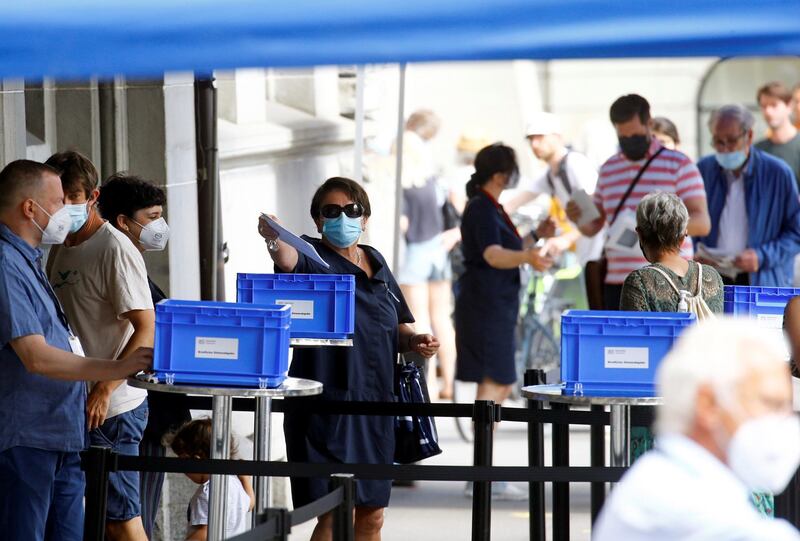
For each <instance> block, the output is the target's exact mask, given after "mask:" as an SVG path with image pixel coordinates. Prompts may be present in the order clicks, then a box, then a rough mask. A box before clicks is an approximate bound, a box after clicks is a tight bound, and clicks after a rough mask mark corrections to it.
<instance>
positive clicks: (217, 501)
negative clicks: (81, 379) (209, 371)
mask: <svg viewBox="0 0 800 541" xmlns="http://www.w3.org/2000/svg"><path fill="white" fill-rule="evenodd" d="M128 385H130V386H131V387H136V388H139V389H147V390H150V391H161V392H165V393H177V394H195V395H206V396H209V395H210V396H211V397H212V401H211V407H212V412H211V458H219V459H229V458H230V443H231V410H232V408H233V397H235V396H237V397H249V398H256V400H257V401H256V415H255V418H256V425H255V433H256V450H255V452H256V457H257V458H259V459H260V460H267V459H268V458H269V440H270V431H271V430H270V429H271V426H270V413H271V410H272V398H275V397H287V396H292V397H294V396H311V395H318V394H320V393H321V392H322V384H321V383H319V382H318V381H311V380H308V379H298V378H287V379H286V380H284V382H283V383H282V384H281V385H280V387H275V388H271V389H260V388H259V389H247V388H239V387H202V386H199V385H198V386H193V385H180V384H178V385H167V384H164V383H153V382H152V381H145V380H139V379H136V378H130V379H128ZM268 486H269V479H267V478H264V479H261V480H257V481H256V487H257V488H256V509H257V510H264V509H266V508H267V507H268V501H269V488H268ZM227 489H228V485H227V483H226V482H225V476H224V475H212V476H211V483H210V485H209V490H208V492H209V494H208V496H209V503H208V541H222V539H224V538H225V516H226V513H225V504H226V501H227ZM255 515H256V516H258V515H259V513H255Z"/></svg>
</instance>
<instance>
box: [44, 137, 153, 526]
mask: <svg viewBox="0 0 800 541" xmlns="http://www.w3.org/2000/svg"><path fill="white" fill-rule="evenodd" d="M47 163H48V165H51V166H52V167H54V168H55V169H56V170H58V171H59V172H60V174H61V183H62V186H63V189H64V194H65V195H64V199H65V201H64V202H65V205H66V207H67V209H68V210H69V212H70V215H71V216H72V229H71V233H70V235H69V236H68V237H67V240H66V242H65V243H64V245H59V246H54V247H53V248H52V249H51V252H50V256H49V258H48V260H47V275H48V278H49V280H50V283H51V284H52V286H53V290H54V291H55V293H56V295H57V296H58V298H59V300H60V301H61V304H62V305H63V307H64V311H65V312H66V314H67V318H68V319H69V321H70V324H71V325H72V327H73V329H74V330H75V332H76V333H77V335H78V337H79V338H80V340H81V344H82V345H83V349H84V351H85V353H86V355H88V356H90V357H105V358H111V359H119V358H124V357H126V356H127V355H128V354H130V353H131V352H133V351H135V350H136V348H138V347H139V346H148V347H152V345H153V336H154V333H155V313H154V310H153V301H152V297H151V295H150V288H149V285H148V282H147V271H146V269H145V264H144V260H143V259H142V255H141V253H140V252H139V250H138V249H137V248H136V247H135V246H134V245H133V243H132V242H131V241H130V239H128V238H127V237H126V236H125V235H124V234H123V233H121V232H120V231H119V230H117V229H116V228H114V227H113V226H112V225H111V224H109V223H107V222H105V221H104V220H103V219H102V218H101V217H100V215H99V213H98V212H97V209H96V208H95V203H96V201H97V196H98V194H99V191H98V189H97V185H98V182H97V171H96V169H95V168H94V166H93V165H92V164H91V162H90V161H89V160H88V159H87V158H85V157H84V156H82V155H80V154H78V153H77V152H63V153H59V154H56V155H54V156H51V158H50V159H49V160H48V161H47ZM146 400H147V392H146V391H143V390H141V389H135V388H133V387H129V386H128V385H127V384H126V383H125V382H124V380H118V381H110V382H100V383H95V384H92V386H91V391H90V393H89V396H88V399H87V404H86V409H87V418H88V427H89V429H90V433H89V438H90V442H91V444H92V445H101V446H105V447H111V448H112V449H114V450H115V451H116V452H118V453H121V454H127V455H138V449H139V442H140V440H141V438H142V433H143V432H144V428H145V425H146V423H147V402H146ZM107 503H108V510H107V514H106V518H107V526H106V528H107V531H106V533H107V536H108V537H109V538H111V539H123V540H135V541H146V540H147V537H146V535H145V532H144V528H143V526H142V521H141V505H140V499H139V475H138V473H137V472H114V473H112V474H111V477H110V482H109V493H108V502H107Z"/></svg>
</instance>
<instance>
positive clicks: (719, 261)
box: [695, 242, 742, 278]
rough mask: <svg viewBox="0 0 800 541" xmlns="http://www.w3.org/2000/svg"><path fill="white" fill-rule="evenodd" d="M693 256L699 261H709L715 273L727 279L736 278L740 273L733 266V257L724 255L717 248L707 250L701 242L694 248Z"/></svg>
mask: <svg viewBox="0 0 800 541" xmlns="http://www.w3.org/2000/svg"><path fill="white" fill-rule="evenodd" d="M695 255H696V256H697V257H699V258H701V259H705V260H706V261H710V262H711V264H712V265H713V266H714V267H715V268H716V269H717V272H719V273H720V274H721V275H723V276H727V277H728V278H736V276H737V275H738V274H739V273H740V272H742V271H741V270H739V268H738V267H737V266H736V265H734V264H733V262H734V260H735V259H736V258H735V257H734V256H732V255H730V254H726V253H724V252H723V251H722V250H720V249H718V248H709V247H708V246H706V245H705V244H703V243H702V242H698V243H697V246H695Z"/></svg>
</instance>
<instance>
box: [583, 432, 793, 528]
mask: <svg viewBox="0 0 800 541" xmlns="http://www.w3.org/2000/svg"><path fill="white" fill-rule="evenodd" d="M750 502H751V500H750V491H749V490H748V489H747V488H746V487H745V485H744V484H743V483H742V482H741V481H740V480H739V479H738V478H737V477H735V476H734V474H733V473H732V472H731V471H730V470H729V469H728V467H727V466H726V465H725V464H723V463H722V462H720V461H719V460H718V459H717V458H716V457H714V456H713V455H712V454H711V453H709V452H708V451H706V450H705V449H704V448H703V447H701V446H700V445H698V444H697V443H695V442H694V441H693V440H691V439H689V438H687V437H685V436H682V435H667V436H662V437H660V438H659V439H658V440H657V442H656V448H655V450H653V451H651V452H649V453H647V454H646V455H644V456H643V457H642V458H641V459H639V460H638V461H637V462H636V463H635V464H634V466H633V467H632V468H631V469H630V470H629V471H628V472H627V473H626V474H625V476H624V477H623V478H622V481H620V483H619V484H618V485H617V486H616V488H614V490H613V491H612V492H611V497H610V498H609V500H608V501H607V503H606V505H605V507H603V510H602V512H601V513H600V517H599V518H598V521H597V525H596V527H595V530H594V535H593V536H592V539H593V540H594V541H621V540H624V541H681V540H686V541H756V540H758V541H762V540H763V541H798V540H800V533H798V532H797V530H795V529H794V528H793V527H792V526H791V525H790V524H789V523H788V522H786V521H785V520H777V519H768V518H766V517H764V516H763V515H761V514H759V512H758V511H757V510H756V509H755V507H754V506H753V505H752V504H751V503H750Z"/></svg>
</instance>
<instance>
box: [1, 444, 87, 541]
mask: <svg viewBox="0 0 800 541" xmlns="http://www.w3.org/2000/svg"><path fill="white" fill-rule="evenodd" d="M85 488H86V483H85V481H84V477H83V472H82V471H81V459H80V455H79V454H78V453H77V452H68V453H67V452H60V451H44V450H42V449H34V448H32V447H11V448H10V449H6V450H5V451H3V452H2V453H0V525H2V534H0V537H1V538H2V539H4V540H5V541H43V540H44V539H47V540H48V541H81V540H82V539H83V493H84V490H85Z"/></svg>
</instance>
